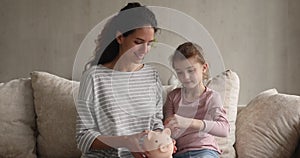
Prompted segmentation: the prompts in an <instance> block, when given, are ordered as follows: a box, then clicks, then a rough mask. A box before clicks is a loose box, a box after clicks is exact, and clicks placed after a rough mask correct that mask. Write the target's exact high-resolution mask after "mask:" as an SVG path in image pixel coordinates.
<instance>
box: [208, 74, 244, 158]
mask: <svg viewBox="0 0 300 158" xmlns="http://www.w3.org/2000/svg"><path fill="white" fill-rule="evenodd" d="M207 87H209V88H211V89H213V90H215V91H217V92H219V93H220V95H221V97H222V98H223V106H224V109H225V110H226V114H227V119H228V121H229V125H230V132H229V136H228V137H224V138H223V137H222V138H221V137H216V141H217V142H218V145H219V147H220V149H221V151H222V154H221V158H234V157H235V149H234V147H233V145H234V143H235V128H236V127H235V122H236V115H237V104H238V97H239V90H240V80H239V77H238V75H237V74H236V73H235V72H233V71H231V70H227V71H224V72H222V73H221V74H220V75H218V76H216V77H214V78H212V79H211V80H209V81H208V83H207Z"/></svg>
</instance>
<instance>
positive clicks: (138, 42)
mask: <svg viewBox="0 0 300 158" xmlns="http://www.w3.org/2000/svg"><path fill="white" fill-rule="evenodd" d="M134 43H135V44H143V42H141V41H134Z"/></svg>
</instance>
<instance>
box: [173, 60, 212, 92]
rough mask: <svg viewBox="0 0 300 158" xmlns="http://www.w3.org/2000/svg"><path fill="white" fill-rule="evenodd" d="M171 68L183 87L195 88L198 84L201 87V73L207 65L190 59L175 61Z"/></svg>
mask: <svg viewBox="0 0 300 158" xmlns="http://www.w3.org/2000/svg"><path fill="white" fill-rule="evenodd" d="M173 66H174V69H175V71H176V73H177V76H178V79H179V81H180V82H181V83H182V85H183V87H185V88H195V87H196V86H198V85H199V84H202V85H203V82H202V80H203V73H205V72H206V70H207V66H208V65H207V64H203V65H202V64H200V63H199V62H197V60H196V59H194V58H193V57H191V58H188V59H184V60H180V59H178V60H175V61H174V62H173Z"/></svg>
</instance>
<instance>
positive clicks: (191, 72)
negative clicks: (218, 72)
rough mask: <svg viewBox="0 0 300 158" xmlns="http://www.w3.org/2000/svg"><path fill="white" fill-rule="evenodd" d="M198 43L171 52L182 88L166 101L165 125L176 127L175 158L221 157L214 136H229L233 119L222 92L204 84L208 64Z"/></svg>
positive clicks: (176, 90) (181, 46)
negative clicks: (230, 123) (228, 114)
mask: <svg viewBox="0 0 300 158" xmlns="http://www.w3.org/2000/svg"><path fill="white" fill-rule="evenodd" d="M202 53H203V50H202V48H201V47H200V46H197V45H196V44H194V43H191V42H186V43H183V44H182V45H180V46H178V48H177V49H176V51H175V53H174V54H173V56H171V62H172V66H173V68H174V69H175V71H176V73H177V76H178V79H179V81H180V82H181V83H182V88H177V89H175V90H173V91H172V92H170V93H169V94H168V96H167V100H166V103H165V105H164V118H165V121H164V125H165V127H168V128H170V129H171V130H172V136H173V138H174V139H175V140H176V144H177V153H176V154H175V155H174V158H202V157H203V158H204V157H205V158H218V157H219V154H221V151H220V149H219V147H218V144H217V143H216V141H215V139H214V136H219V137H226V136H227V135H228V133H229V123H228V120H227V119H226V112H225V110H224V109H223V106H222V100H221V97H220V95H219V93H218V92H216V91H214V90H212V89H209V88H207V87H205V86H204V83H203V81H204V80H206V79H208V64H207V63H206V61H205V60H204V58H203V55H202Z"/></svg>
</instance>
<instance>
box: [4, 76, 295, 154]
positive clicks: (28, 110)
mask: <svg viewBox="0 0 300 158" xmlns="http://www.w3.org/2000/svg"><path fill="white" fill-rule="evenodd" d="M30 76H31V77H30V78H20V79H15V80H11V81H8V82H6V83H0V157H1V158H2V157H4V158H6V157H8V158H14V157H22V158H26V157H28V158H31V157H49V158H61V157H70V158H75V157H80V155H81V153H80V151H79V150H78V149H77V148H76V142H75V120H76V107H75V104H74V99H73V95H74V96H76V92H77V90H78V85H79V83H78V82H72V81H70V80H67V79H64V78H61V77H58V76H56V75H53V74H49V73H46V72H32V73H31V74H30ZM207 85H208V86H209V87H211V88H213V89H215V90H217V91H220V93H221V95H222V96H223V98H224V107H225V108H226V110H227V115H228V119H229V121H230V126H231V131H230V135H229V137H227V138H217V141H218V143H219V145H220V148H221V149H222V150H223V155H222V157H228V158H233V157H241V158H247V157H253V158H254V157H255V158H258V157H259V158H262V157H266V158H267V157H268V158H283V157H300V153H299V152H300V149H299V139H300V97H299V96H293V95H287V94H281V93H278V92H277V91H276V89H270V90H267V91H264V92H262V93H260V94H258V95H257V96H256V97H254V98H253V99H252V100H251V101H250V102H249V103H248V104H247V105H246V107H239V108H238V107H237V101H238V95H239V78H238V76H237V75H236V73H234V72H232V71H226V72H223V73H222V74H220V75H219V76H216V77H214V78H213V79H212V80H211V81H210V82H209V83H208V84H207ZM224 85H225V86H224ZM175 87H176V86H174V85H168V86H164V93H163V96H164V97H165V96H166V94H167V93H168V92H169V91H170V90H172V89H173V88H175ZM73 92H74V93H73ZM237 111H238V113H237ZM297 146H298V147H297ZM296 148H298V149H297V150H296Z"/></svg>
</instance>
